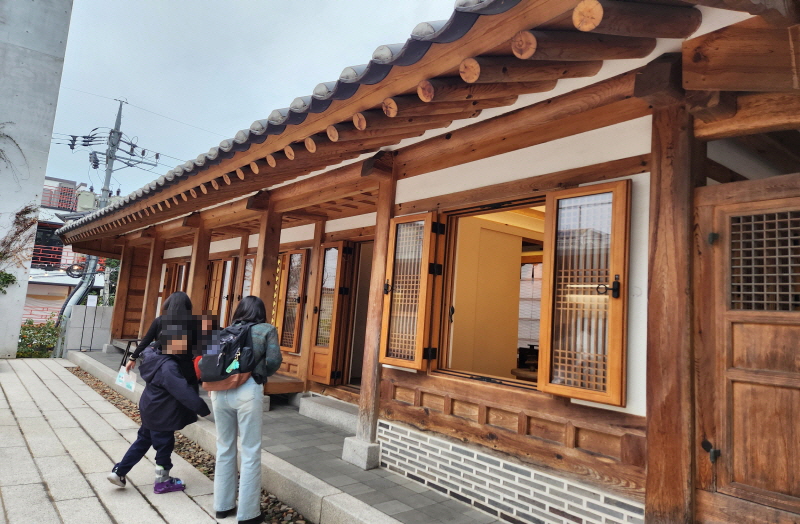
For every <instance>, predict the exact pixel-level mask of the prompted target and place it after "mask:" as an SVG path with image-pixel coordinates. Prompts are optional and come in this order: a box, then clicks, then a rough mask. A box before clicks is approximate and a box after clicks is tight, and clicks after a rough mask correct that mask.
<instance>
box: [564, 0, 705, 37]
mask: <svg viewBox="0 0 800 524" xmlns="http://www.w3.org/2000/svg"><path fill="white" fill-rule="evenodd" d="M702 19H703V16H702V14H701V13H700V11H698V10H697V9H694V8H692V7H680V6H672V5H659V4H637V3H633V2H621V1H618V0H582V1H581V3H579V4H578V5H577V6H576V7H575V9H574V10H573V11H572V23H573V24H574V26H575V28H576V29H578V30H579V31H585V32H590V31H591V32H595V33H602V34H606V35H618V36H637V37H650V38H687V37H688V36H690V35H691V34H692V33H694V32H695V31H697V28H698V27H700V22H702Z"/></svg>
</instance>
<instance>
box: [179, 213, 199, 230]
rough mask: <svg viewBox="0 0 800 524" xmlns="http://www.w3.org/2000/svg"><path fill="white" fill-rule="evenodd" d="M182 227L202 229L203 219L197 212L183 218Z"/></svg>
mask: <svg viewBox="0 0 800 524" xmlns="http://www.w3.org/2000/svg"><path fill="white" fill-rule="evenodd" d="M181 225H182V226H183V227H202V226H203V217H201V216H200V213H198V212H197V211H195V212H194V213H191V214H189V215H186V216H185V217H183V220H182V222H181Z"/></svg>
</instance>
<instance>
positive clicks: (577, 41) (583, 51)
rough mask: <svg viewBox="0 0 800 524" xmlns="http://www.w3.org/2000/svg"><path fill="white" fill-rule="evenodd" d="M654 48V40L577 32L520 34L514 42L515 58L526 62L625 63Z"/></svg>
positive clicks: (533, 31) (647, 53) (526, 32)
mask: <svg viewBox="0 0 800 524" xmlns="http://www.w3.org/2000/svg"><path fill="white" fill-rule="evenodd" d="M655 48H656V39H655V38H644V37H639V38H636V37H625V36H614V35H601V34H595V33H576V32H575V31H537V30H530V31H520V32H519V33H517V34H516V35H514V38H512V39H511V50H512V51H513V52H514V56H516V57H517V58H521V59H523V60H624V59H631V58H644V57H646V56H647V55H649V54H650V53H652V52H653V49H655Z"/></svg>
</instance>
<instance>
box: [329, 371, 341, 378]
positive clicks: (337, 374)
mask: <svg viewBox="0 0 800 524" xmlns="http://www.w3.org/2000/svg"><path fill="white" fill-rule="evenodd" d="M331 378H332V379H339V378H342V372H341V371H331Z"/></svg>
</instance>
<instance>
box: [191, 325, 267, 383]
mask: <svg viewBox="0 0 800 524" xmlns="http://www.w3.org/2000/svg"><path fill="white" fill-rule="evenodd" d="M254 325H255V324H253V323H241V324H240V323H236V324H233V325H232V326H228V327H226V328H225V329H223V330H222V331H221V332H220V340H219V351H218V352H215V353H210V352H207V353H205V354H204V355H203V356H202V358H201V359H200V363H199V364H198V366H197V367H198V369H199V370H200V380H201V381H202V382H203V389H205V390H207V391H222V390H226V389H236V388H238V387H239V386H241V385H242V384H244V383H245V382H246V381H247V379H248V378H250V376H251V375H252V373H253V370H255V368H256V356H255V352H254V351H253V337H252V335H251V334H250V328H251V327H253V326H254Z"/></svg>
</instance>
